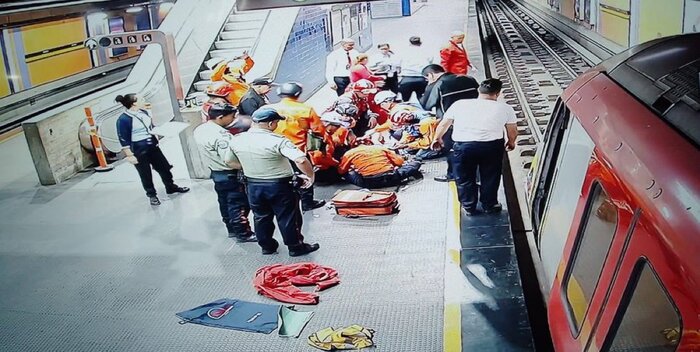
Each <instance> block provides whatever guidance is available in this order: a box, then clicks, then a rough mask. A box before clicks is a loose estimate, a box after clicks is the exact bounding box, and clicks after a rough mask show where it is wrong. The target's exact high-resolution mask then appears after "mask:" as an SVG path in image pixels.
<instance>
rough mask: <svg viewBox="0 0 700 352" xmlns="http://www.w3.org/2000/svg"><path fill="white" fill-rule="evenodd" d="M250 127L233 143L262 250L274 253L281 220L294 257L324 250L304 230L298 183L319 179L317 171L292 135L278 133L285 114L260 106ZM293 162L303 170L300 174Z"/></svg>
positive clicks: (304, 184) (283, 231)
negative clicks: (303, 234) (305, 236)
mask: <svg viewBox="0 0 700 352" xmlns="http://www.w3.org/2000/svg"><path fill="white" fill-rule="evenodd" d="M252 120H253V125H252V126H251V128H250V130H248V131H247V132H243V133H241V134H238V135H236V136H233V138H232V140H231V142H232V143H231V145H232V148H233V151H234V152H235V153H236V157H237V158H238V160H239V162H240V164H241V166H242V167H243V173H244V175H245V177H246V180H247V190H248V200H249V201H250V207H251V209H252V210H253V217H254V221H255V232H256V235H257V238H258V244H259V245H260V247H262V253H263V254H274V253H275V252H276V251H277V248H278V247H279V243H278V242H277V241H276V240H275V239H274V238H272V235H273V233H274V231H275V225H274V223H273V222H272V220H273V218H276V219H277V224H278V225H279V227H280V233H281V234H282V239H283V240H284V244H285V245H287V247H288V248H289V255H290V256H292V257H296V256H300V255H304V254H307V253H311V252H314V251H316V250H318V249H319V245H318V243H314V244H308V243H304V236H302V234H301V226H302V215H301V209H299V196H298V194H297V192H295V189H294V185H293V183H294V182H295V179H296V180H300V182H299V183H301V184H300V185H299V186H300V187H302V188H309V187H311V186H312V185H313V183H314V171H313V168H312V166H311V162H310V161H309V159H307V158H306V155H305V154H304V152H302V151H301V150H299V148H297V147H296V146H294V144H292V142H291V141H289V139H287V138H285V137H284V136H281V135H279V134H276V133H274V132H273V131H274V130H275V128H277V124H278V122H279V121H280V120H284V117H282V116H280V114H278V113H277V111H275V110H274V109H271V108H269V107H265V106H263V107H261V108H260V109H258V110H256V111H255V112H254V113H253V116H252ZM290 161H292V162H294V163H295V164H296V166H297V168H298V169H299V171H301V173H302V174H301V175H298V176H296V177H295V175H294V170H293V169H292V165H291V164H290Z"/></svg>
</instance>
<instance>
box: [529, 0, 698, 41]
mask: <svg viewBox="0 0 700 352" xmlns="http://www.w3.org/2000/svg"><path fill="white" fill-rule="evenodd" d="M519 1H526V2H530V3H536V4H538V5H540V6H543V7H546V8H548V9H549V10H550V11H552V12H555V13H557V14H558V15H560V16H563V17H566V18H568V19H569V20H571V21H572V22H573V23H574V24H577V25H580V26H582V27H584V28H586V29H588V30H590V31H593V32H595V33H597V34H599V35H601V36H602V37H603V38H606V39H608V40H610V41H612V42H613V43H615V44H617V45H619V46H620V47H622V48H627V47H629V46H633V45H636V44H640V43H644V42H646V41H649V40H653V39H656V38H660V37H665V36H670V35H675V34H681V33H692V32H698V31H700V0H663V1H660V0H519Z"/></svg>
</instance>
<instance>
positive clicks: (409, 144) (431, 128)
mask: <svg viewBox="0 0 700 352" xmlns="http://www.w3.org/2000/svg"><path fill="white" fill-rule="evenodd" d="M391 122H392V124H393V125H394V126H393V128H392V129H395V130H399V131H401V139H400V140H399V142H398V143H397V144H396V145H395V147H394V148H395V149H402V150H406V151H407V152H409V153H415V155H416V158H415V160H418V161H422V160H427V159H433V158H437V157H439V156H440V155H442V153H441V151H435V150H432V149H431V148H430V146H431V145H432V144H433V141H434V140H435V130H436V129H437V126H438V124H439V123H440V121H438V120H437V119H436V118H434V117H430V118H427V119H423V120H420V119H419V118H418V117H417V116H416V114H415V112H413V111H410V110H397V111H395V112H394V113H393V114H392V115H391Z"/></svg>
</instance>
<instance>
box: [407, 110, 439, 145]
mask: <svg viewBox="0 0 700 352" xmlns="http://www.w3.org/2000/svg"><path fill="white" fill-rule="evenodd" d="M439 123H440V122H439V121H438V120H437V119H435V118H429V119H425V120H423V121H421V122H419V123H418V132H419V133H420V134H421V136H420V137H414V136H411V135H410V134H409V133H408V132H406V131H404V132H403V135H402V136H401V140H400V141H399V143H401V144H405V145H406V146H407V147H408V149H426V148H430V145H431V144H432V143H433V140H435V130H436V129H437V126H438V124H439Z"/></svg>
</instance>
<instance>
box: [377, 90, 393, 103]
mask: <svg viewBox="0 0 700 352" xmlns="http://www.w3.org/2000/svg"><path fill="white" fill-rule="evenodd" d="M394 101H396V93H394V92H392V91H390V90H383V91H381V92H379V93H377V94H375V95H374V103H375V104H377V105H379V104H381V103H388V102H394Z"/></svg>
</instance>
